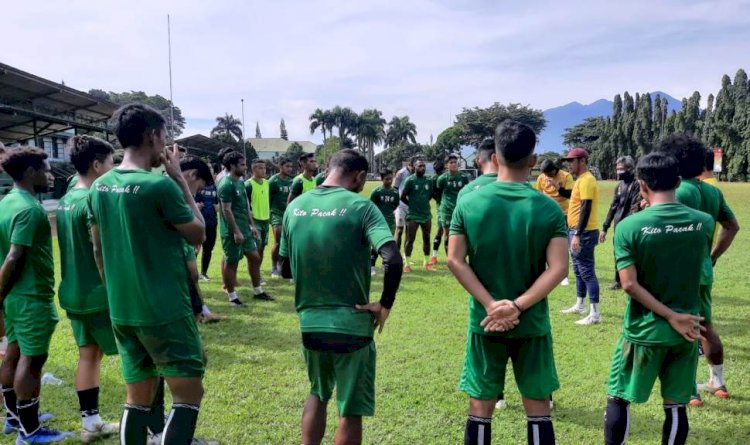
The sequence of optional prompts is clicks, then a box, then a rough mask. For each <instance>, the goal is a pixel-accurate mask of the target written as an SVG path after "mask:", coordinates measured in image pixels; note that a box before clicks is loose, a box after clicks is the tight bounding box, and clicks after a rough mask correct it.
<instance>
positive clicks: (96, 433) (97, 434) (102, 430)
mask: <svg viewBox="0 0 750 445" xmlns="http://www.w3.org/2000/svg"><path fill="white" fill-rule="evenodd" d="M119 432H120V424H119V423H100V424H98V425H96V428H94V430H93V431H92V430H87V429H86V428H84V429H82V430H81V442H83V443H94V442H96V441H97V440H99V439H105V438H107V437H109V436H111V435H113V434H118V433H119Z"/></svg>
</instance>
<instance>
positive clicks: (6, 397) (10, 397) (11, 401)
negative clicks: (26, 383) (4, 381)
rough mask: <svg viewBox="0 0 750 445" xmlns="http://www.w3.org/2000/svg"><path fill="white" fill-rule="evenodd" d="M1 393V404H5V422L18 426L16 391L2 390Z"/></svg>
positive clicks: (4, 388)
mask: <svg viewBox="0 0 750 445" xmlns="http://www.w3.org/2000/svg"><path fill="white" fill-rule="evenodd" d="M2 391H3V402H5V411H6V412H7V414H6V419H7V421H8V422H9V423H10V424H11V425H13V426H17V425H18V407H17V406H16V403H17V400H16V391H15V390H14V389H13V387H10V388H6V387H3V388H2Z"/></svg>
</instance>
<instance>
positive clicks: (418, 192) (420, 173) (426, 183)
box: [401, 159, 435, 272]
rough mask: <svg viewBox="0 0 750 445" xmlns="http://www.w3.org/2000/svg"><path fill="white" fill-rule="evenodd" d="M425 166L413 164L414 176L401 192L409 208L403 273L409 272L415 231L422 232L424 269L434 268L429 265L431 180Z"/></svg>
mask: <svg viewBox="0 0 750 445" xmlns="http://www.w3.org/2000/svg"><path fill="white" fill-rule="evenodd" d="M425 172H426V166H425V163H424V161H423V160H421V159H420V160H417V161H415V162H414V174H413V175H411V176H409V177H408V178H406V181H404V189H403V191H402V192H401V202H403V203H404V204H406V205H407V206H409V209H408V211H407V213H406V243H405V244H404V253H405V254H406V262H405V263H404V272H411V264H410V262H411V253H412V251H413V249H414V240H415V239H416V238H417V229H421V231H422V252H423V253H424V263H423V264H424V267H425V269H427V270H429V271H434V270H435V268H434V266H433V265H432V264H430V263H429V256H430V231H431V230H432V210H431V209H430V200H431V199H432V195H433V187H432V180H431V179H430V178H429V177H427V175H425Z"/></svg>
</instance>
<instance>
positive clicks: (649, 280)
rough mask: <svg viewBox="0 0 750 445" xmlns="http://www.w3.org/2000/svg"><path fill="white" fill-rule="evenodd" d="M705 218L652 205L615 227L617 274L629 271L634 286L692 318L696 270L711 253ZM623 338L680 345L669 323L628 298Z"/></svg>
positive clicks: (697, 305)
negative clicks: (631, 269)
mask: <svg viewBox="0 0 750 445" xmlns="http://www.w3.org/2000/svg"><path fill="white" fill-rule="evenodd" d="M713 232H714V222H713V220H712V219H711V216H710V215H708V214H706V213H703V212H699V211H697V210H694V209H691V208H689V207H687V206H685V205H683V204H679V203H671V204H658V205H654V206H651V207H648V208H646V209H644V210H643V211H641V212H638V213H634V214H632V215H630V216H628V217H627V218H625V219H623V220H622V221H620V223H619V224H617V226H615V261H616V265H617V270H622V269H625V268H627V267H630V266H635V268H636V270H637V271H638V283H639V284H640V285H641V286H643V287H644V288H646V290H648V291H649V292H650V293H651V295H653V296H654V297H655V298H656V299H657V300H659V301H660V302H662V303H663V304H664V305H666V306H668V307H669V308H670V309H672V310H674V311H676V312H680V313H685V314H694V315H698V314H699V313H700V309H701V299H700V293H699V285H700V275H701V274H700V270H701V268H702V266H703V261H704V259H705V257H706V255H708V250H709V249H710V248H711V238H712V236H713ZM623 335H624V336H625V338H626V339H627V340H628V341H630V342H631V343H636V344H642V345H658V346H674V345H678V344H681V343H683V342H685V339H684V338H683V337H682V335H681V334H680V333H678V332H677V331H675V330H674V329H672V327H671V326H670V325H669V322H668V321H667V320H666V319H664V318H662V317H660V316H658V315H656V314H655V313H653V312H651V311H650V310H648V309H646V308H645V307H644V306H643V305H642V304H640V303H639V302H638V301H636V300H635V299H634V298H632V297H630V298H629V300H628V305H627V308H626V309H625V317H624V320H623Z"/></svg>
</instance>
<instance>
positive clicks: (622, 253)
mask: <svg viewBox="0 0 750 445" xmlns="http://www.w3.org/2000/svg"><path fill="white" fill-rule="evenodd" d="M634 247H635V246H633V236H632V232H631V230H629V228H628V226H627V224H622V223H620V224H618V225H617V226H615V266H616V269H617V270H622V269H626V268H628V267H630V266H632V265H633V264H635V251H634Z"/></svg>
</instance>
